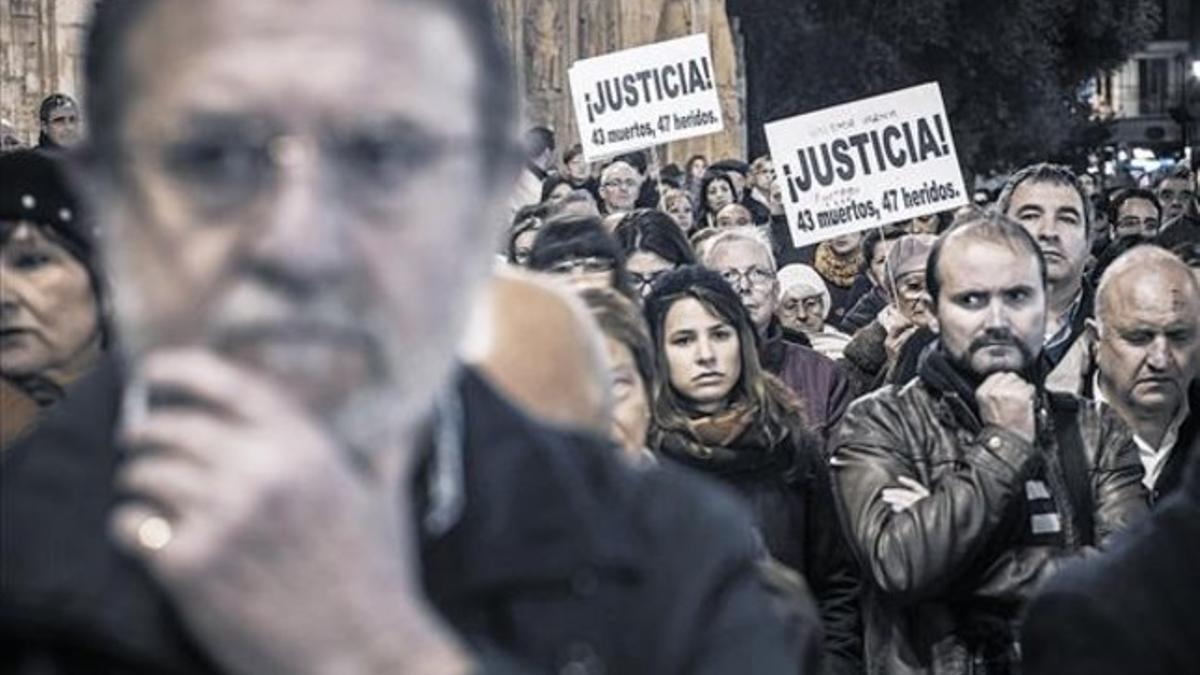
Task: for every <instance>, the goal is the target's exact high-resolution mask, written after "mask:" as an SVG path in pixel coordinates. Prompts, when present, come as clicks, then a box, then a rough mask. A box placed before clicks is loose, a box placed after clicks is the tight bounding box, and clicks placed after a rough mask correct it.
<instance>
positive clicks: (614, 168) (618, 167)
mask: <svg viewBox="0 0 1200 675" xmlns="http://www.w3.org/2000/svg"><path fill="white" fill-rule="evenodd" d="M635 177H637V171H634V169H633V167H632V166H629V165H628V164H626V163H625V162H616V163H614V164H610V165H609V166H608V168H606V169H604V178H606V179H607V178H635Z"/></svg>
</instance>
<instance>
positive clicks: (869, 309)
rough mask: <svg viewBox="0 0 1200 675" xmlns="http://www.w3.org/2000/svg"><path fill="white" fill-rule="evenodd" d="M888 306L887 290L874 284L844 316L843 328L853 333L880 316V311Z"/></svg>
mask: <svg viewBox="0 0 1200 675" xmlns="http://www.w3.org/2000/svg"><path fill="white" fill-rule="evenodd" d="M887 306H888V297H887V291H884V290H883V288H882V287H880V286H872V287H871V290H870V291H869V292H867V293H866V294H865V295H863V296H862V297H861V298H859V299H858V302H856V303H854V306H853V307H851V308H850V310H849V311H847V312H846V316H845V317H843V318H842V327H841V330H842V331H844V332H846V333H849V334H851V335H853V334H854V333H855V332H857V331H858V330H860V329H862V328H863V327H864V326H866V325H867V324H869V323H871V322H872V321H874V320H875V319H877V318H878V317H879V313H880V312H882V311H883V308H884V307H887Z"/></svg>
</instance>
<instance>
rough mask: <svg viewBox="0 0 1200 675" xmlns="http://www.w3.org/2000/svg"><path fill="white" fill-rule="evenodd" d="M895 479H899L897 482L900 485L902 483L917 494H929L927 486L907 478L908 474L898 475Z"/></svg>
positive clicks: (926, 495) (923, 495) (924, 495)
mask: <svg viewBox="0 0 1200 675" xmlns="http://www.w3.org/2000/svg"><path fill="white" fill-rule="evenodd" d="M896 480H897V481H899V483H900V484H901V485H903V486H904V487H906V488H909V489H911V490H912V491H913V492H915V493H916V494H918V495H921V496H922V497H928V496H929V488H927V487H925V486H924V485H922V484H921V483H919V482H917V481H915V480H913V479H911V478H909V477H908V476H900V477H899V478H897V479H896Z"/></svg>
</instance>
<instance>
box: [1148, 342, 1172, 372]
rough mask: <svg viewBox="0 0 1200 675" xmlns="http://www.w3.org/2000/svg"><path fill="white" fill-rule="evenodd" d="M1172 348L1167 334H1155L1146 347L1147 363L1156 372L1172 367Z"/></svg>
mask: <svg viewBox="0 0 1200 675" xmlns="http://www.w3.org/2000/svg"><path fill="white" fill-rule="evenodd" d="M1171 360H1172V359H1171V349H1170V347H1169V346H1168V345H1167V337H1166V336H1165V335H1158V336H1155V338H1154V339H1153V340H1151V341H1150V344H1149V345H1148V346H1147V347H1146V365H1147V366H1149V367H1150V369H1151V370H1152V371H1154V372H1160V373H1161V372H1164V371H1166V370H1168V369H1169V368H1170V367H1171Z"/></svg>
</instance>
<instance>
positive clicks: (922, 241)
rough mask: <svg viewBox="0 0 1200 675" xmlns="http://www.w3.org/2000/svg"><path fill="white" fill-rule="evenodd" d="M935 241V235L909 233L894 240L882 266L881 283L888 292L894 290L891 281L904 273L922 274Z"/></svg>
mask: <svg viewBox="0 0 1200 675" xmlns="http://www.w3.org/2000/svg"><path fill="white" fill-rule="evenodd" d="M935 241H937V237H936V236H934V235H932V234H910V235H908V236H906V237H901V238H899V239H897V240H896V243H895V244H894V245H893V246H892V250H891V251H888V256H887V262H886V263H884V266H883V277H884V278H883V283H884V286H885V287H886V288H887V289H888V290H889V292H890V291H893V290H894V289H892V283H893V281H894V280H896V279H899V278H900V277H902V276H904V275H905V274H911V273H913V272H921V273H922V274H924V272H925V264H926V263H928V262H929V254H930V253H931V252H932V251H933V242H935Z"/></svg>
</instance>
